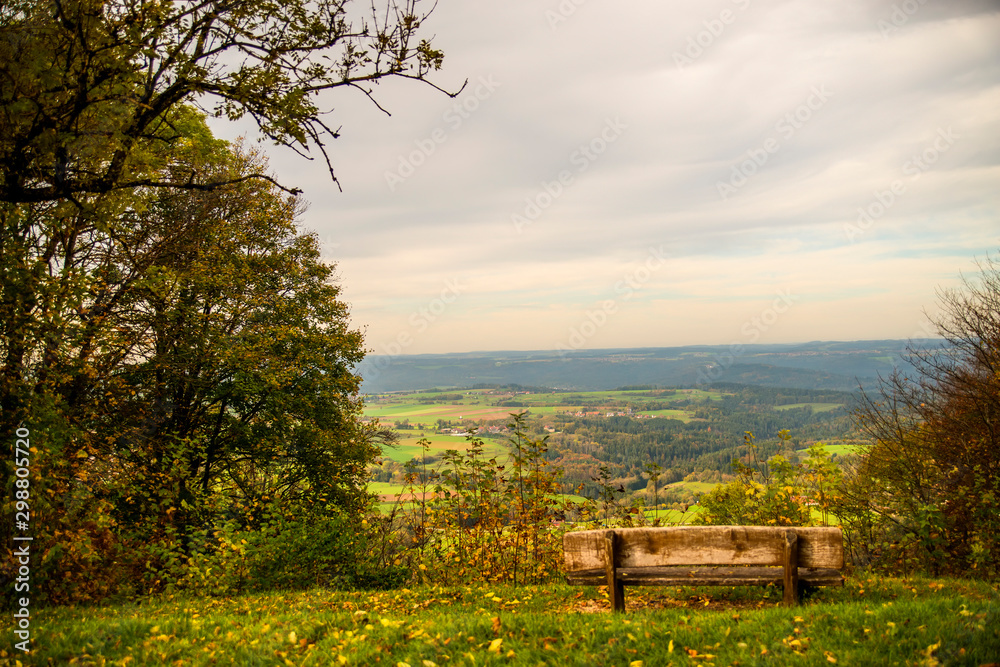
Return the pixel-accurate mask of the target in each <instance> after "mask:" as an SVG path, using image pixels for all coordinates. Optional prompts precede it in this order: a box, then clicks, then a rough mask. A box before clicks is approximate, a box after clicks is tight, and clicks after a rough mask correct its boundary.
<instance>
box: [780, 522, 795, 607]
mask: <svg viewBox="0 0 1000 667" xmlns="http://www.w3.org/2000/svg"><path fill="white" fill-rule="evenodd" d="M784 561H785V562H784V563H783V564H782V567H783V568H784V570H785V571H784V573H783V575H784V576H783V577H782V586H783V587H784V599H783V602H784V604H785V606H786V607H791V606H794V605H796V604H798V603H799V536H798V535H796V534H795V531H794V530H786V531H785V554H784Z"/></svg>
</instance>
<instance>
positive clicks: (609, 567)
mask: <svg viewBox="0 0 1000 667" xmlns="http://www.w3.org/2000/svg"><path fill="white" fill-rule="evenodd" d="M616 541H617V535H615V533H614V531H612V532H611V533H610V534H609V536H608V537H606V538H604V571H605V575H606V576H607V580H608V596H609V597H610V598H611V609H612V610H613V611H625V585H624V584H623V583H622V582H621V581H619V579H618V576H617V575H618V572H617V569H618V568H617V563H616V561H615V542H616Z"/></svg>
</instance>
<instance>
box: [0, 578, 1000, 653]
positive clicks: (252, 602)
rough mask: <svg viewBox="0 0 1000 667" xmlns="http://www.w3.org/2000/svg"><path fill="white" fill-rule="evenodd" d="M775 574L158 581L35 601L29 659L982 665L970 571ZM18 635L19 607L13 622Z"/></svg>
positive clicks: (987, 607)
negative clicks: (300, 585)
mask: <svg viewBox="0 0 1000 667" xmlns="http://www.w3.org/2000/svg"><path fill="white" fill-rule="evenodd" d="M780 599H781V593H780V589H773V588H630V589H629V597H628V607H627V611H626V613H624V614H612V613H610V611H609V604H608V600H607V595H606V591H605V589H604V588H603V587H571V586H567V585H564V584H549V585H535V586H511V585H505V586H493V585H487V584H483V585H472V586H455V587H441V586H434V585H430V584H418V585H414V586H411V587H409V588H402V589H397V590H388V591H334V590H326V589H323V588H314V589H312V590H308V591H303V592H284V593H270V594H265V595H244V596H235V597H228V598H198V597H187V596H159V597H154V598H149V599H144V600H142V601H141V602H136V603H128V604H119V605H111V606H102V607H59V608H50V609H40V610H38V611H37V612H34V614H33V622H34V624H35V625H34V626H33V628H35V630H34V635H33V647H34V652H33V654H32V655H30V656H25V655H23V654H20V653H18V654H16V655H15V653H14V652H13V651H12V650H11V648H10V646H9V645H8V646H6V647H4V648H2V649H0V660H2V661H4V662H5V663H6V664H14V665H17V664H24V665H29V664H31V665H67V664H74V665H82V666H89V665H122V666H126V665H132V666H136V665H158V664H162V665H241V666H243V665H289V666H299V665H301V666H306V665H388V666H391V667H405V666H407V665H408V666H410V667H435V666H438V665H466V666H470V667H471V666H473V665H475V666H481V665H581V666H588V667H589V666H591V665H620V666H623V667H653V666H669V665H678V666H680V665H830V664H841V665H871V664H879V665H889V664H899V665H904V664H905V665H942V664H947V665H985V664H990V663H992V662H995V661H997V659H998V658H1000V590H998V587H997V586H996V585H989V584H986V583H983V582H976V581H968V580H945V579H941V580H938V579H930V578H924V577H914V578H883V577H879V576H875V575H870V574H861V575H856V576H850V577H848V579H847V582H846V585H845V586H844V587H843V588H824V589H819V590H818V591H816V592H815V593H814V594H812V595H811V596H810V597H808V598H807V599H806V600H804V601H803V603H802V604H801V605H799V606H798V607H793V608H785V607H781V606H779V605H778V603H779V601H780ZM2 631H3V632H4V634H5V635H6V636H10V633H11V628H10V617H9V616H8V617H5V618H4V621H3V630H2Z"/></svg>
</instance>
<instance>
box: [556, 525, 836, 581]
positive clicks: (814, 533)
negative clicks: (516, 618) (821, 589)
mask: <svg viewBox="0 0 1000 667" xmlns="http://www.w3.org/2000/svg"><path fill="white" fill-rule="evenodd" d="M789 530H791V531H794V532H795V533H796V535H797V536H798V544H799V557H798V564H799V567H808V568H832V569H838V570H839V569H841V568H843V566H844V539H843V534H842V533H841V530H840V528H838V527H821V528H790V527H772V526H668V527H663V528H616V529H613V532H614V533H615V534H616V538H617V539H616V540H615V565H616V566H617V567H662V566H668V565H776V566H777V565H781V564H782V563H783V562H784V561H783V557H784V544H785V543H784V535H785V532H786V531H789ZM610 532H612V530H584V531H579V532H575V533H566V535H565V536H564V537H563V549H564V552H565V563H566V570H567V572H578V571H582V570H596V569H599V568H603V567H604V566H605V558H604V548H605V547H604V544H605V542H604V540H605V538H606V537H607V536H608V533H610Z"/></svg>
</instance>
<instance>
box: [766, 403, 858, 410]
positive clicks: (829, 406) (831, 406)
mask: <svg viewBox="0 0 1000 667" xmlns="http://www.w3.org/2000/svg"><path fill="white" fill-rule="evenodd" d="M806 406H809V407H811V408H812V409H813V412H830V411H831V410H836V409H837V408H842V407H844V406H843V404H842V403H790V404H788V405H776V406H774V409H775V410H791V409H792V408H804V407H806Z"/></svg>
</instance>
